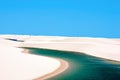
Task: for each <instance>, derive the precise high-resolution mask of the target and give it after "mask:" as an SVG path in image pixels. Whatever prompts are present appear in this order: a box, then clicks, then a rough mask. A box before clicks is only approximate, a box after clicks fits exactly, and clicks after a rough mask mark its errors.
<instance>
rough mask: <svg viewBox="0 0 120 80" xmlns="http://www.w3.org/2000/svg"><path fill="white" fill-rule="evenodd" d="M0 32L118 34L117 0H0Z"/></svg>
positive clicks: (62, 34)
mask: <svg viewBox="0 0 120 80" xmlns="http://www.w3.org/2000/svg"><path fill="white" fill-rule="evenodd" d="M0 34H21V35H46V36H75V37H77V36H78V37H110V38H120V0H0Z"/></svg>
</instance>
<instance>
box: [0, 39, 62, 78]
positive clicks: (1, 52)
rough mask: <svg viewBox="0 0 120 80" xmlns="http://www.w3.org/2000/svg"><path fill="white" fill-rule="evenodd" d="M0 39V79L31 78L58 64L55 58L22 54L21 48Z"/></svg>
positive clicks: (43, 73)
mask: <svg viewBox="0 0 120 80" xmlns="http://www.w3.org/2000/svg"><path fill="white" fill-rule="evenodd" d="M0 41H1V42H2V43H0V80H32V79H35V78H38V77H40V76H43V75H46V74H48V73H51V72H53V71H55V70H56V69H57V68H59V66H60V62H59V61H57V60H55V59H51V58H48V57H43V56H36V55H30V54H23V53H21V51H22V49H19V48H15V47H12V46H11V45H12V44H11V45H10V44H8V43H9V42H8V43H7V44H8V45H7V44H6V43H3V42H4V41H3V40H0ZM5 42H6V41H5Z"/></svg>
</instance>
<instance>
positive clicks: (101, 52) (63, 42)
mask: <svg viewBox="0 0 120 80" xmlns="http://www.w3.org/2000/svg"><path fill="white" fill-rule="evenodd" d="M0 38H1V40H0V43H2V44H3V45H4V44H5V46H4V48H6V46H8V45H9V47H10V46H12V47H14V48H12V50H11V52H12V51H13V52H14V50H15V49H16V48H15V47H34V48H46V49H55V50H65V51H76V52H83V53H86V54H88V55H92V56H96V57H101V58H105V59H110V60H115V61H120V57H119V56H120V40H119V39H108V38H87V37H85V38H84V37H78V38H77V37H58V36H57V37H56V36H49V37H48V36H18V35H17V36H15V35H2V36H0ZM4 38H15V39H18V40H23V41H24V42H15V41H9V40H4ZM0 48H1V49H2V45H1V47H0ZM17 52H19V51H16V54H17ZM7 53H8V54H9V52H7ZM22 53H29V51H28V50H24V51H22ZM2 55H3V54H2ZM24 55H29V54H24ZM20 56H21V55H20ZM20 56H19V57H20ZM32 57H34V56H33V55H31V59H32ZM35 57H38V56H35ZM40 58H41V60H42V61H46V63H47V64H46V66H47V65H48V61H49V60H50V59H49V58H47V57H46V58H45V59H44V57H43V56H41V57H40ZM26 59H27V57H26ZM34 59H35V58H34ZM24 60H25V59H24ZM30 61H31V60H30ZM39 61H40V60H38V61H37V64H38V62H39ZM54 61H56V60H55V59H54V60H53V61H51V62H52V63H53V62H54ZM58 61H59V63H60V65H59V64H58V63H57V62H54V64H53V65H56V67H55V66H54V67H53V66H52V64H51V66H52V67H51V68H49V71H45V69H41V70H38V71H37V75H38V78H37V77H35V76H33V78H32V79H35V78H36V79H35V80H44V79H46V78H50V77H52V76H55V75H57V74H59V73H61V72H63V71H64V70H65V69H67V68H68V63H67V62H66V61H63V60H58ZM11 63H12V62H11ZM28 63H29V61H28ZM33 64H34V63H33ZM13 65H14V64H13ZM28 65H29V66H31V65H30V64H28ZM42 65H43V63H42V62H41V65H40V66H42ZM48 66H49V65H48ZM44 68H45V67H44ZM26 69H27V68H26ZM31 69H32V67H31ZM37 69H38V67H37ZM46 69H47V68H46ZM39 71H40V72H39ZM28 72H29V71H28ZM38 72H39V73H38ZM44 72H46V73H44ZM41 73H44V74H41ZM1 74H2V73H1ZM32 75H34V74H32ZM29 76H30V75H27V77H29ZM17 77H21V76H17ZM1 80H3V79H1ZM4 80H5V79H4ZM12 80H15V79H12ZM17 80H18V79H17ZM21 80H23V79H21ZM24 80H26V79H24ZM29 80H31V79H29Z"/></svg>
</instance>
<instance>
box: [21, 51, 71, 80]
mask: <svg viewBox="0 0 120 80" xmlns="http://www.w3.org/2000/svg"><path fill="white" fill-rule="evenodd" d="M22 53H25V54H29V53H30V52H29V50H28V49H24V50H23V51H22ZM57 60H58V61H59V62H60V66H59V68H57V69H56V70H55V71H53V72H51V73H48V74H46V75H44V76H40V77H38V78H36V79H33V80H46V79H48V78H51V77H53V76H55V75H58V74H60V73H62V72H63V71H65V70H66V69H67V68H68V67H69V64H68V62H67V61H65V60H62V59H57Z"/></svg>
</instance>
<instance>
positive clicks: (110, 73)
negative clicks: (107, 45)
mask: <svg viewBox="0 0 120 80" xmlns="http://www.w3.org/2000/svg"><path fill="white" fill-rule="evenodd" d="M27 49H29V50H30V51H31V53H33V54H37V55H44V56H49V57H54V58H60V59H63V60H66V61H67V62H68V63H69V68H68V69H67V70H66V71H64V72H62V73H60V74H58V75H57V76H54V77H52V78H49V79H48V80H120V64H114V62H112V61H110V62H109V61H105V60H103V59H100V58H96V57H93V56H89V55H86V54H84V53H79V52H68V51H58V50H49V49H38V48H27ZM117 63H118V62H117Z"/></svg>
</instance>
